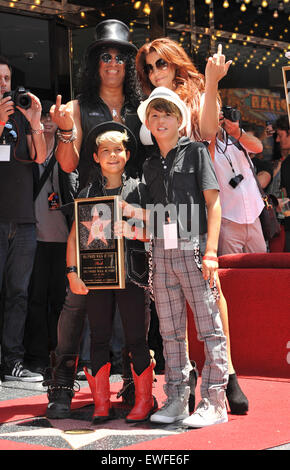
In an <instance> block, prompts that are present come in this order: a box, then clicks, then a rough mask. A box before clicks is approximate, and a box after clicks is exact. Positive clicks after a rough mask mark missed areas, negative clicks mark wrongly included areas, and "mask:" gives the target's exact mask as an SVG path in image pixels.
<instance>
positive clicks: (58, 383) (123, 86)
mask: <svg viewBox="0 0 290 470" xmlns="http://www.w3.org/2000/svg"><path fill="white" fill-rule="evenodd" d="M95 39H96V40H95V42H93V43H92V44H91V45H90V46H89V47H88V48H87V51H86V54H85V66H84V69H83V74H82V80H81V93H80V95H79V96H78V98H77V99H76V100H73V101H70V102H69V103H67V104H66V105H64V104H61V96H60V95H58V97H57V100H56V104H55V106H53V107H52V109H51V117H52V119H53V120H54V122H55V123H56V124H57V126H58V128H59V129H58V137H59V140H58V147H57V150H56V158H57V160H58V161H59V163H60V165H61V167H62V169H63V170H64V171H66V172H71V171H73V170H74V169H75V168H78V171H79V178H80V190H81V189H82V188H84V187H85V186H86V185H87V183H88V179H89V176H90V177H91V178H92V179H94V176H93V172H94V171H95V170H94V168H92V167H91V165H92V159H91V154H90V152H88V151H87V148H86V147H87V144H86V142H87V136H88V134H89V132H90V130H91V129H92V128H93V127H95V126H96V125H97V124H99V123H102V122H105V121H112V120H114V121H116V122H120V123H123V124H125V125H126V126H127V127H128V128H129V129H130V130H131V131H132V132H133V134H134V135H135V137H136V138H137V140H138V138H139V129H140V126H141V122H140V120H139V118H138V116H137V111H136V110H137V107H138V105H139V103H140V101H141V92H140V91H139V90H140V89H139V86H138V82H137V78H136V71H135V55H136V52H137V49H136V47H135V46H134V45H133V44H131V43H130V42H129V28H128V27H127V26H126V25H125V24H124V23H122V22H121V21H118V20H106V21H103V22H102V23H100V24H98V25H97V27H96V35H95ZM140 147H141V145H139V146H138V150H139V151H137V153H138V155H137V158H135V159H134V160H132V161H131V162H130V160H129V162H128V164H127V165H126V173H127V174H128V173H129V175H130V176H136V175H138V170H139V172H140V169H141V168H142V164H143V160H144V157H145V155H144V152H143V158H142V156H141V155H142V154H141V152H140ZM133 163H134V165H132V164H133ZM136 163H138V166H137V167H136ZM129 165H130V166H129ZM138 167H139V168H138ZM70 268H71V267H69V269H70ZM85 309H86V297H85V296H82V295H75V294H73V293H72V292H71V291H70V290H69V291H68V294H67V296H66V300H65V303H64V306H63V309H62V312H61V314H60V318H59V323H58V344H57V347H56V350H55V351H54V352H53V353H52V355H51V359H52V366H53V369H52V381H51V382H50V384H49V393H48V399H49V405H48V409H47V416H48V417H49V418H66V417H68V416H69V413H70V402H71V398H72V396H73V386H74V378H75V373H76V368H77V362H78V351H79V345H80V339H81V334H82V330H83V326H84V320H85V315H84V313H85ZM125 356H126V355H125ZM123 374H124V377H128V375H130V365H129V364H128V361H127V362H126V367H125V370H124V372H123Z"/></svg>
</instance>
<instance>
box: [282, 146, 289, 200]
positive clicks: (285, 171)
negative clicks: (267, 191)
mask: <svg viewBox="0 0 290 470" xmlns="http://www.w3.org/2000/svg"><path fill="white" fill-rule="evenodd" d="M281 188H286V191H287V197H290V155H288V157H286V159H285V160H284V161H283V162H282V165H281Z"/></svg>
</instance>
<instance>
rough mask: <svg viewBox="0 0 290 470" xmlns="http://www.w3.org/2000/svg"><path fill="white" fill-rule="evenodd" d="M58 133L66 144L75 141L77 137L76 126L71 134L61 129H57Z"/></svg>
mask: <svg viewBox="0 0 290 470" xmlns="http://www.w3.org/2000/svg"><path fill="white" fill-rule="evenodd" d="M56 135H57V137H58V138H59V140H60V141H61V142H63V143H64V144H69V143H70V142H73V141H74V140H76V138H77V130H76V128H75V127H74V128H73V129H72V131H71V132H70V135H69V134H66V133H65V132H62V131H61V130H60V129H58V130H57V131H56Z"/></svg>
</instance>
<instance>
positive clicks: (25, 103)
mask: <svg viewBox="0 0 290 470" xmlns="http://www.w3.org/2000/svg"><path fill="white" fill-rule="evenodd" d="M15 104H16V105H17V106H20V108H23V109H29V108H30V106H31V98H30V96H29V95H27V94H26V93H23V94H22V93H21V94H19V95H18V96H17V98H16V100H15Z"/></svg>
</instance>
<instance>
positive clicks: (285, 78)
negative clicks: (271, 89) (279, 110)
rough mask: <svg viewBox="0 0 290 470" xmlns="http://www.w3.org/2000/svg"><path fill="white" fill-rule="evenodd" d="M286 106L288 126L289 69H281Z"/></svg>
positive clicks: (289, 105) (289, 111) (289, 103)
mask: <svg viewBox="0 0 290 470" xmlns="http://www.w3.org/2000/svg"><path fill="white" fill-rule="evenodd" d="M282 74H283V83H284V90H285V98H286V106H287V112H288V119H289V126H290V67H282Z"/></svg>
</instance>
